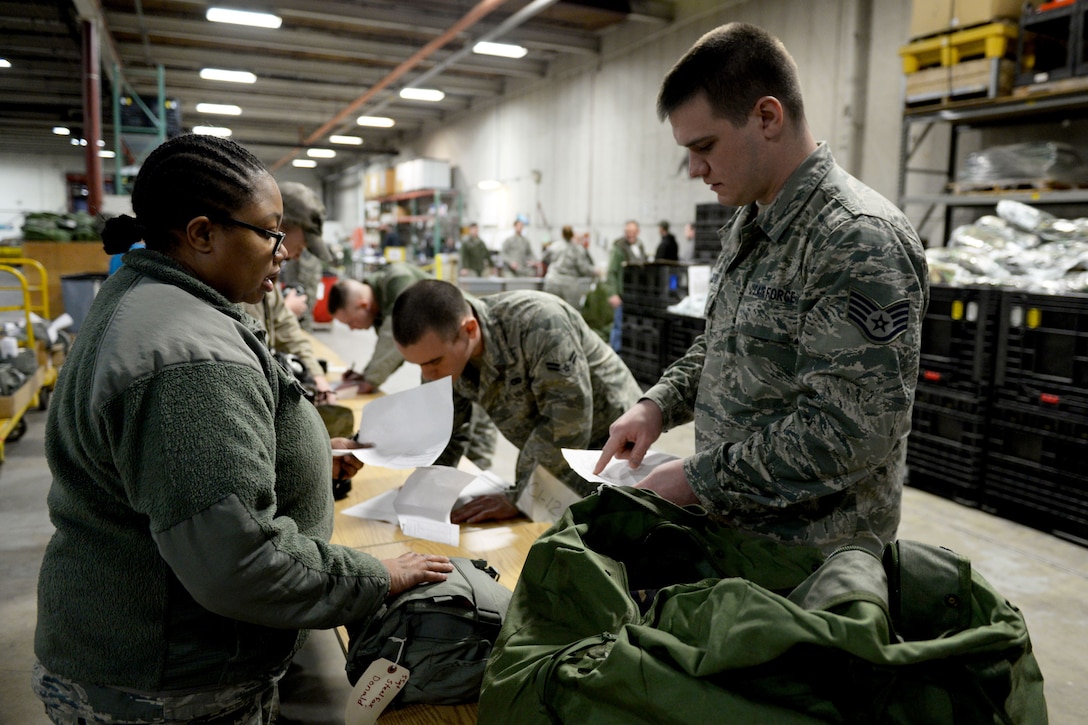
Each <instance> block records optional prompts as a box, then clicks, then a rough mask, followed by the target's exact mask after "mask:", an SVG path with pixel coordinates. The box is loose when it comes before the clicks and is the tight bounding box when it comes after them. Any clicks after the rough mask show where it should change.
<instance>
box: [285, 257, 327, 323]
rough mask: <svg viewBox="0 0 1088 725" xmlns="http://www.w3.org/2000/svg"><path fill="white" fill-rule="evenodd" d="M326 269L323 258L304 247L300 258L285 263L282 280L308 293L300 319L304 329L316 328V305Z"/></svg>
mask: <svg viewBox="0 0 1088 725" xmlns="http://www.w3.org/2000/svg"><path fill="white" fill-rule="evenodd" d="M324 271H325V265H324V264H322V262H321V258H320V257H318V256H317V255H315V254H314V253H313V252H311V251H310V250H308V249H303V250H302V254H301V255H300V256H299V258H298V259H295V260H292V261H290V262H288V263H286V264H284V265H283V271H282V273H281V274H280V280H281V281H282V282H283V283H284V284H293V285H298V286H300V287H302V289H303V291H304V292H305V293H306V312H304V313H303V315H302V317H301V318H300V319H299V324H300V325H301V326H302V329H304V330H313V328H314V305H316V304H317V298H318V290H319V288H320V287H321V275H322V273H323V272H324Z"/></svg>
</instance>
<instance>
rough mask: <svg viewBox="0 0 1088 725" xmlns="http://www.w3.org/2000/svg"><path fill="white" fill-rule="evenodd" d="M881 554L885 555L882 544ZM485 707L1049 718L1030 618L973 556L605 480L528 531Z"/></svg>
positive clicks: (495, 722) (484, 710) (569, 719)
mask: <svg viewBox="0 0 1088 725" xmlns="http://www.w3.org/2000/svg"><path fill="white" fill-rule="evenodd" d="M882 556H883V559H882V558H881V557H882ZM479 715H480V716H479V723H480V725H505V724H506V723H518V724H519V725H533V724H534V723H542V724H543V723H593V725H611V724H613V723H614V724H615V725H629V724H630V723H654V724H661V723H677V724H678V725H679V724H681V723H682V724H684V725H688V724H690V723H693V722H695V723H697V722H700V721H703V720H708V721H710V722H729V723H760V725H774V724H776V723H790V724H806V725H812V724H815V723H857V724H858V725H862V724H864V725H878V724H881V723H889V724H896V725H899V724H906V723H918V724H920V725H921V724H923V723H924V724H925V725H932V724H933V723H941V724H942V725H945V724H949V723H952V724H955V723H972V724H974V723H1002V724H1005V725H1008V724H1011V723H1018V724H1019V723H1023V724H1025V725H1027V724H1029V723H1030V724H1031V725H1038V724H1040V723H1046V721H1047V714H1046V703H1045V700H1044V697H1043V680H1042V675H1041V674H1040V672H1039V668H1038V665H1037V663H1036V661H1035V658H1034V656H1033V654H1032V651H1031V642H1030V640H1029V638H1028V632H1027V627H1026V625H1025V623H1024V619H1023V617H1022V616H1021V614H1020V612H1019V611H1018V610H1017V609H1016V608H1015V607H1013V606H1012V605H1010V604H1009V603H1008V602H1007V601H1006V600H1005V598H1004V597H1002V596H1001V595H1000V594H999V593H998V592H996V591H995V590H994V589H993V587H991V586H990V585H989V584H988V583H987V582H986V581H985V580H984V579H983V578H982V577H981V576H979V574H978V573H977V572H975V571H972V570H971V567H970V563H969V562H968V561H967V559H965V558H964V557H961V556H959V555H957V554H955V553H953V552H951V551H948V550H947V549H942V548H939V547H935V546H929V545H926V544H919V543H916V542H908V541H899V542H895V543H893V544H890V545H889V546H888V547H886V548H885V549H884V550H880V547H879V546H872V545H859V546H851V547H844V548H843V549H840V550H838V551H836V552H835V553H834V554H832V555H830V556H829V557H826V558H825V557H823V556H822V555H821V554H820V553H819V552H818V551H817V550H815V549H808V548H804V547H789V546H786V545H780V544H777V543H775V542H772V541H768V540H761V539H753V538H749V537H746V536H744V535H741V534H738V533H737V532H735V531H732V530H727V529H723V528H722V527H720V526H718V525H717V524H715V523H714V522H713V521H711V520H710V519H709V517H708V516H706V514H705V513H704V512H703V511H702V510H701V509H700V508H698V507H687V508H680V507H677V506H675V505H673V504H671V503H669V502H667V501H665V500H663V499H661V498H660V497H658V496H657V495H655V494H653V493H650V492H647V491H642V490H637V489H628V488H613V487H603V488H602V489H601V490H600V491H599V492H598V493H597V494H594V495H592V496H589V497H587V498H586V499H584V500H582V501H580V502H578V503H576V504H574V505H573V506H571V507H570V508H569V509H568V511H567V512H566V513H565V514H564V516H563V517H562V518H561V519H560V520H559V521H558V522H557V523H556V524H555V525H554V526H553V527H552V528H551V529H549V530H548V531H547V532H546V533H545V534H544V535H543V536H541V538H540V539H539V540H537V542H536V543H535V544H534V545H533V547H532V549H531V550H530V552H529V556H528V558H527V560H526V562H525V566H524V568H523V569H522V574H521V577H520V579H519V580H518V584H517V587H516V588H515V591H514V597H513V600H512V601H511V604H510V609H509V611H508V613H507V619H506V622H505V623H504V625H503V628H502V631H501V633H500V635H499V639H498V641H497V642H496V645H495V649H494V650H493V652H492V655H491V658H490V660H489V662H488V667H487V671H486V673H485V677H484V687H483V693H482V696H481V700H480V711H479Z"/></svg>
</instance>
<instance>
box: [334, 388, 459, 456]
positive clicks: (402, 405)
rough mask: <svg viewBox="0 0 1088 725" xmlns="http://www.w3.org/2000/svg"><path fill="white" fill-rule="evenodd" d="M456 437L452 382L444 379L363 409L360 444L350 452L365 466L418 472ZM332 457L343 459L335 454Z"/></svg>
mask: <svg viewBox="0 0 1088 725" xmlns="http://www.w3.org/2000/svg"><path fill="white" fill-rule="evenodd" d="M452 433H453V382H452V380H451V378H449V377H445V378H442V379H441V380H436V381H434V382H433V383H425V384H423V385H420V386H419V387H416V388H410V389H409V390H405V391H403V392H400V393H393V394H392V395H385V396H382V397H380V398H376V399H375V400H372V401H371V402H370V403H368V404H367V405H366V407H364V408H363V418H362V420H361V421H360V424H359V435H358V437H357V438H356V440H358V441H359V442H360V443H369V444H371V447H370V448H360V449H352V450H350V451H349V452H350V453H351V454H352V455H354V456H355V457H356V458H358V459H359V460H360V461H362V462H363V463H366V464H367V465H372V466H384V467H385V468H416V467H417V466H429V465H431V464H432V463H434V462H435V461H436V460H437V459H438V456H440V455H441V454H442V451H444V450H445V449H446V444H448V443H449V441H450V435H452ZM333 455H344V451H343V450H334V451H333Z"/></svg>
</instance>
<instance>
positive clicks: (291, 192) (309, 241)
mask: <svg viewBox="0 0 1088 725" xmlns="http://www.w3.org/2000/svg"><path fill="white" fill-rule="evenodd" d="M279 186H280V196H281V197H283V222H284V224H293V225H295V226H298V227H300V228H301V229H302V233H303V235H304V236H305V237H306V248H307V249H309V250H310V253H311V254H313V255H314V256H315V257H317V258H318V259H320V260H322V261H325V262H331V261H332V255H331V254H330V253H329V248H328V247H327V246H326V245H325V240H324V239H323V238H322V237H321V226H322V224H323V223H324V222H325V205H324V204H322V203H321V199H319V198H318V197H317V194H315V193H314V192H313V190H312V189H310V187H308V186H306V185H305V184H300V183H298V182H297V181H284V182H281V183H280V185H279Z"/></svg>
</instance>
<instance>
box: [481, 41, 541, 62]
mask: <svg viewBox="0 0 1088 725" xmlns="http://www.w3.org/2000/svg"><path fill="white" fill-rule="evenodd" d="M472 52H473V53H479V54H481V55H498V56H502V57H503V58H524V57H525V54H526V53H528V52H529V49H528V48H524V47H522V46H520V45H514V44H513V43H491V42H488V41H486V40H481V41H480V42H479V43H477V44H476V45H474V46H472Z"/></svg>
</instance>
